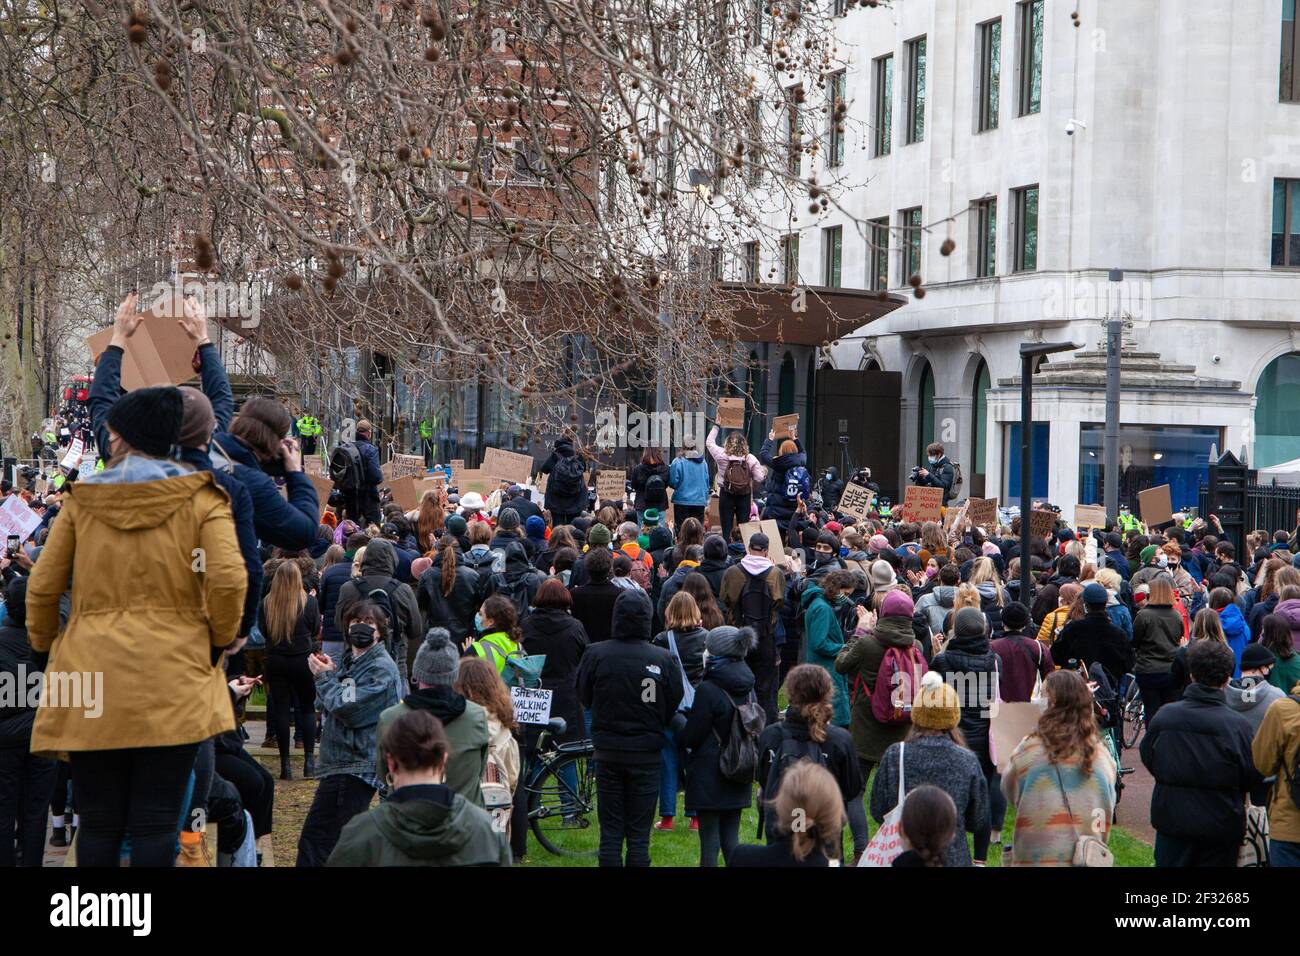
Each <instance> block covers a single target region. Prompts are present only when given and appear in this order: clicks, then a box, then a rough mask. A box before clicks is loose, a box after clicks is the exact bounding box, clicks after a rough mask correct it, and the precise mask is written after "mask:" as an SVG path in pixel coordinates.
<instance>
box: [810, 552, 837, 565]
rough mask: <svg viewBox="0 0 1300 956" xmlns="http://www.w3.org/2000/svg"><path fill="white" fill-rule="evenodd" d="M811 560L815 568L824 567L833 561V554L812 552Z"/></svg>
mask: <svg viewBox="0 0 1300 956" xmlns="http://www.w3.org/2000/svg"><path fill="white" fill-rule="evenodd" d="M813 560H814V561H815V562H816V564H817V567H819V568H821V567H825V566H826V565H828V564H830V563H831V562H832V561H834V560H835V552H833V551H831V552H825V551H814V552H813Z"/></svg>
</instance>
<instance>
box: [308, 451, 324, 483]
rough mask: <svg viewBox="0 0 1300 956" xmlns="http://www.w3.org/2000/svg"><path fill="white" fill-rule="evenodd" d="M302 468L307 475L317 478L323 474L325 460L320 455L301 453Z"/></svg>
mask: <svg viewBox="0 0 1300 956" xmlns="http://www.w3.org/2000/svg"><path fill="white" fill-rule="evenodd" d="M302 470H303V471H304V472H305V473H306V474H308V475H315V476H316V477H318V478H321V477H324V475H325V461H324V459H323V458H321V456H320V455H303V456H302Z"/></svg>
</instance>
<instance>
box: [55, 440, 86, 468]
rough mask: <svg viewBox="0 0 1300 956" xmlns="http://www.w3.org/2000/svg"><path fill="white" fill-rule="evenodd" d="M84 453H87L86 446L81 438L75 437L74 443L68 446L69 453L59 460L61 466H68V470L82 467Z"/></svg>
mask: <svg viewBox="0 0 1300 956" xmlns="http://www.w3.org/2000/svg"><path fill="white" fill-rule="evenodd" d="M83 454H85V448H84V446H83V445H82V443H81V439H80V438H74V439H73V440H72V444H71V445H69V446H68V453H67V454H66V455H64V456H63V459H62V460H61V461H60V462H59V467H61V468H66V469H67V470H68V471H71V470H72V469H74V468H77V467H80V465H81V456H82V455H83Z"/></svg>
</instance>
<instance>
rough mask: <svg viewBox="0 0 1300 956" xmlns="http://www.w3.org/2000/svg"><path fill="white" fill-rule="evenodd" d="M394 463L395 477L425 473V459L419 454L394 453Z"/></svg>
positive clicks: (393, 475)
mask: <svg viewBox="0 0 1300 956" xmlns="http://www.w3.org/2000/svg"><path fill="white" fill-rule="evenodd" d="M392 465H393V474H392V477H394V478H401V477H402V476H403V475H422V474H424V459H423V458H421V457H420V456H419V455H394V456H393V461H392Z"/></svg>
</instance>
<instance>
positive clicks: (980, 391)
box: [970, 359, 1082, 500]
mask: <svg viewBox="0 0 1300 956" xmlns="http://www.w3.org/2000/svg"><path fill="white" fill-rule="evenodd" d="M991 384H992V380H991V379H990V377H989V367H988V365H987V363H985V362H984V361H983V360H982V359H981V360H980V365H979V369H978V370H976V372H975V395H974V396H973V398H972V401H971V410H970V414H971V419H972V420H973V423H972V426H971V434H972V436H973V437H974V440H975V447H974V448H972V449H971V456H970V457H971V460H972V461H974V462H975V467H974V470H973V472H972V475H971V494H973V495H976V496H977V497H980V498H982V497H984V475H985V472H986V471H987V455H986V454H985V451H986V446H987V445H988V432H989V422H988V414H987V411H988V401H989V386H990V385H991ZM1080 500H1082V499H1080Z"/></svg>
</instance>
